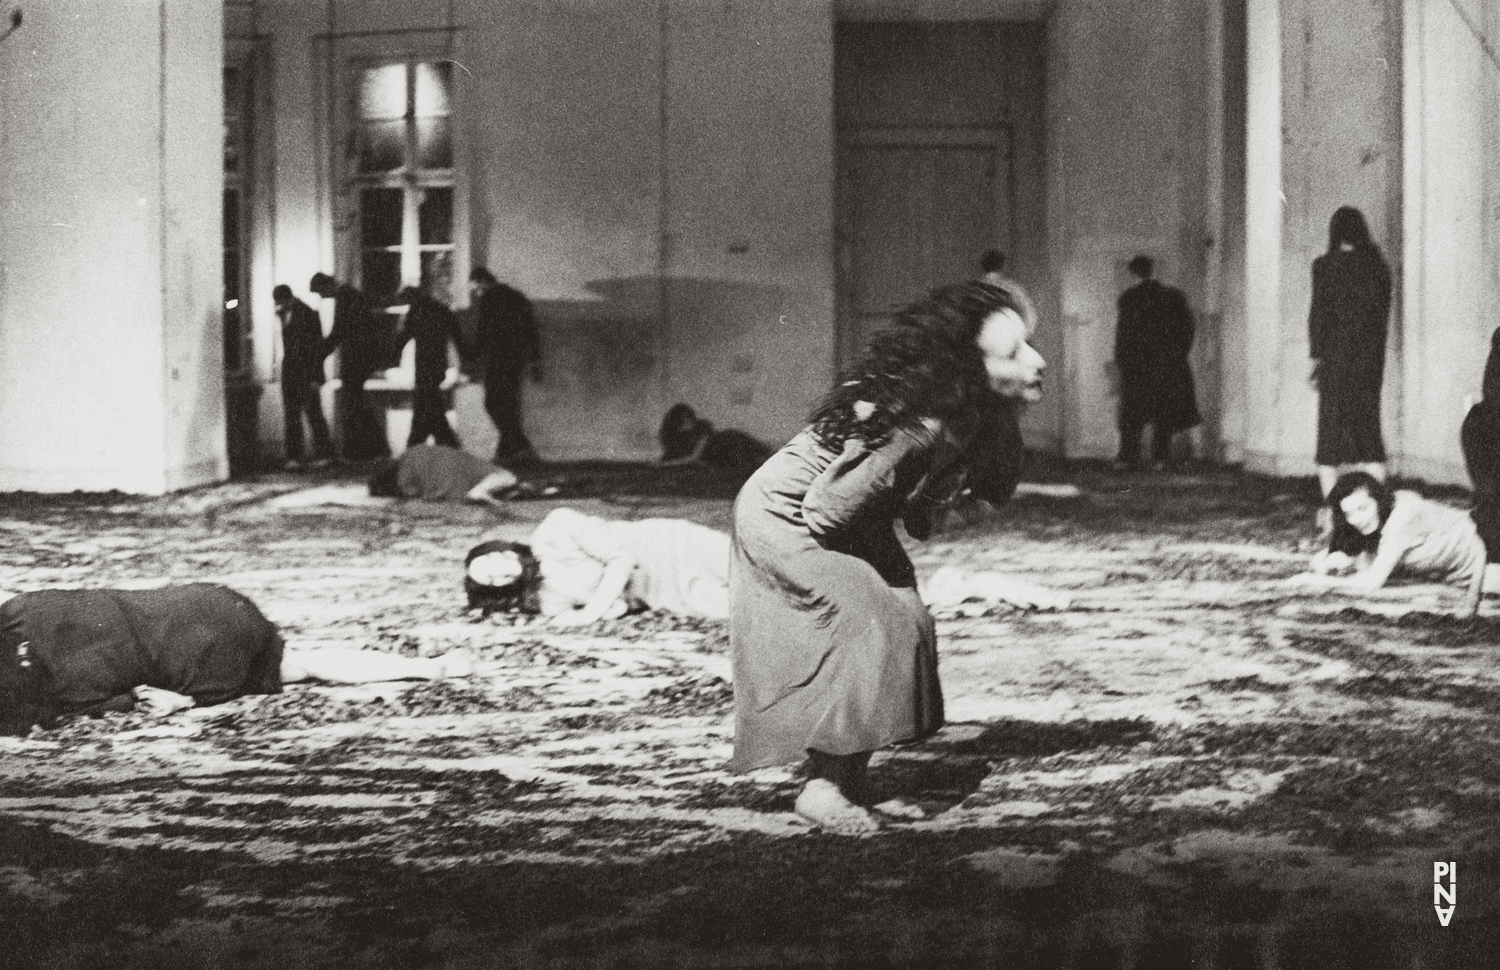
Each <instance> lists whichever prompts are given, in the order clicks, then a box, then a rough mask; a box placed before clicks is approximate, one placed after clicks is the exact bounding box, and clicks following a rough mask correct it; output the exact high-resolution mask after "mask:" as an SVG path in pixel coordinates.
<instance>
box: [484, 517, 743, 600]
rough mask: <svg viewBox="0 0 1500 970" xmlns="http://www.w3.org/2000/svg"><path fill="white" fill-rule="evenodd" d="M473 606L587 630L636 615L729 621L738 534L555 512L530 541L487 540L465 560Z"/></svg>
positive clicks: (673, 521)
mask: <svg viewBox="0 0 1500 970" xmlns="http://www.w3.org/2000/svg"><path fill="white" fill-rule="evenodd" d="M464 589H465V591H466V592H467V593H468V598H469V606H470V608H477V609H482V610H484V611H486V612H490V611H494V610H503V611H507V612H517V613H532V614H540V615H542V616H544V617H547V618H549V622H550V623H551V624H552V625H554V626H586V625H588V624H590V623H594V622H596V621H598V620H601V619H614V618H616V617H618V616H622V615H623V614H625V613H627V612H630V611H632V610H635V609H641V608H644V609H653V610H665V611H667V612H670V613H680V614H682V615H684V616H696V617H702V618H704V619H710V620H723V619H727V618H728V616H729V536H727V535H725V534H724V533H722V532H719V531H718V530H716V529H710V528H708V527H707V526H702V525H698V524H697V523H695V522H687V521H684V520H682V519H641V520H639V521H635V522H621V521H614V520H610V519H602V518H599V517H597V516H593V515H587V514H585V513H583V512H578V511H576V510H574V509H568V508H560V509H553V510H552V511H551V512H549V513H548V514H547V517H546V518H544V519H543V520H542V521H541V524H540V525H538V526H537V527H536V531H534V532H533V533H532V534H531V539H530V542H529V543H526V544H523V543H517V542H483V543H480V544H479V545H477V546H475V547H474V548H473V549H471V550H469V554H468V556H467V557H466V558H465V560H464Z"/></svg>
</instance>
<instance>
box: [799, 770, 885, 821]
mask: <svg viewBox="0 0 1500 970" xmlns="http://www.w3.org/2000/svg"><path fill="white" fill-rule="evenodd" d="M807 754H808V759H807V766H808V774H809V776H810V777H809V778H808V781H807V784H806V785H805V786H804V787H803V789H802V794H800V795H798V796H797V814H798V815H801V816H802V817H803V818H805V819H807V820H808V821H809V822H811V823H813V824H814V825H816V826H818V827H819V828H823V829H826V830H828V831H829V832H832V833H834V834H835V835H869V834H871V833H873V832H875V831H877V830H878V829H879V828H880V824H879V823H878V822H876V821H875V817H874V816H873V815H871V814H870V813H869V812H868V811H866V810H865V809H863V808H860V807H859V805H857V804H855V802H856V800H857V799H858V798H860V797H861V796H863V794H864V783H865V769H866V767H867V766H868V765H869V763H870V754H869V752H863V753H860V754H852V755H831V754H825V753H824V752H822V751H814V750H809V751H808V753H807Z"/></svg>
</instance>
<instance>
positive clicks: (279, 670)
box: [0, 583, 473, 734]
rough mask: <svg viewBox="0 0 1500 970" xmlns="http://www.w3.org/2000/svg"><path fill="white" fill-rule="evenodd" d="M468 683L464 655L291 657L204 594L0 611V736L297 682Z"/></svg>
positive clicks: (95, 594) (103, 595)
mask: <svg viewBox="0 0 1500 970" xmlns="http://www.w3.org/2000/svg"><path fill="white" fill-rule="evenodd" d="M472 672H473V662H472V661H471V660H470V659H469V658H468V657H467V656H466V655H465V654H463V653H462V652H454V653H449V654H447V655H446V656H443V657H439V658H436V659H417V658H411V657H401V656H395V655H392V654H386V653H379V652H376V651H373V650H355V649H347V648H329V647H317V648H299V647H295V646H293V647H287V646H286V644H285V642H284V641H283V640H282V638H281V633H280V632H279V631H278V630H277V629H276V625H275V624H274V623H272V622H271V621H270V620H268V619H266V618H265V616H264V615H263V614H262V613H261V612H260V610H259V609H257V608H256V606H255V604H254V603H252V602H251V601H250V600H249V599H248V598H247V597H245V596H243V595H241V594H239V593H236V592H235V591H233V590H231V589H227V588H225V587H223V586H217V585H213V584H209V583H193V584H190V585H185V586H167V587H164V588H161V589H149V590H119V589H67V590H64V589H46V590H38V591H36V592H31V593H20V594H17V595H14V596H11V597H10V598H9V599H6V600H5V602H4V603H3V604H0V734H25V733H26V732H27V731H29V730H30V729H31V727H32V726H33V725H36V724H41V725H43V726H46V725H49V724H51V722H52V721H53V720H54V719H55V718H57V717H58V716H61V715H68V714H99V713H104V712H106V711H128V710H130V709H131V708H132V707H134V706H135V705H136V704H137V703H142V704H144V705H146V706H147V707H148V708H150V709H151V710H153V711H154V712H156V713H163V714H164V713H170V712H171V711H173V710H180V709H182V708H185V707H192V706H193V705H195V704H197V705H209V704H219V703H222V702H224V701H227V700H231V699H233V698H236V697H240V696H243V695H245V694H278V693H280V692H281V685H282V684H284V683H291V682H295V681H303V680H316V681H323V682H326V683H334V684H362V683H372V682H376V681H386V680H436V679H439V678H442V677H466V676H468V675H469V674H470V673H472Z"/></svg>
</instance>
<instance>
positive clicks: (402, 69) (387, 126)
mask: <svg viewBox="0 0 1500 970" xmlns="http://www.w3.org/2000/svg"><path fill="white" fill-rule="evenodd" d="M354 88H355V94H356V103H355V106H354V107H355V113H356V114H355V118H354V119H353V122H354V128H355V130H354V132H353V135H354V138H353V144H352V145H351V158H350V161H351V163H352V166H353V174H354V176H355V179H356V182H357V187H358V200H359V201H358V213H357V214H358V217H359V249H360V259H359V265H360V270H361V278H360V284H361V286H362V287H363V288H364V289H365V291H366V293H368V294H369V295H370V296H372V297H375V298H377V299H390V298H392V297H394V296H395V293H396V291H397V290H399V289H400V287H401V286H403V285H412V284H419V285H424V286H426V287H427V288H428V292H430V293H431V294H432V295H433V296H436V297H437V298H438V299H440V300H443V301H445V302H452V299H453V293H452V287H453V266H452V263H453V134H452V117H451V115H452V108H453V67H452V64H451V63H449V62H447V61H432V62H415V61H413V62H408V63H401V64H380V65H370V66H366V67H362V68H360V69H359V71H358V74H357V77H356V78H355V84H354Z"/></svg>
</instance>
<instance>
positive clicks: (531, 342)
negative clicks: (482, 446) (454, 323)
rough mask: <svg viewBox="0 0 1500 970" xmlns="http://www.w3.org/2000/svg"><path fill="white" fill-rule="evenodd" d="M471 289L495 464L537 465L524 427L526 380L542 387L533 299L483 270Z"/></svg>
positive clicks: (475, 273)
mask: <svg viewBox="0 0 1500 970" xmlns="http://www.w3.org/2000/svg"><path fill="white" fill-rule="evenodd" d="M469 285H470V287H471V288H472V290H473V292H474V295H475V297H476V299H477V303H476V304H475V309H476V314H475V315H476V318H477V319H476V324H477V327H476V332H475V339H474V343H475V350H476V351H478V354H479V357H480V358H481V359H482V361H483V364H484V409H485V411H487V412H488V413H489V416H490V420H491V421H493V422H494V423H495V430H496V431H497V432H498V433H499V435H500V440H499V441H497V442H496V444H495V464H497V465H526V464H531V463H534V462H535V461H536V460H537V454H536V449H534V448H532V447H531V442H530V441H529V440H528V439H527V437H526V432H525V431H524V430H523V429H522V427H521V376H522V375H523V374H529V375H530V377H531V379H532V381H534V382H538V383H539V382H540V381H541V379H542V351H541V343H540V341H539V340H538V339H537V331H536V315H535V314H534V313H533V312H532V308H531V301H530V300H528V299H527V298H526V294H524V293H522V292H521V291H520V290H518V289H516V288H515V287H513V286H506V285H505V284H504V283H501V282H500V281H499V280H497V279H495V274H493V273H491V272H490V271H489V270H487V269H485V268H484V267H483V266H476V267H474V269H473V270H472V271H470V273H469Z"/></svg>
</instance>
